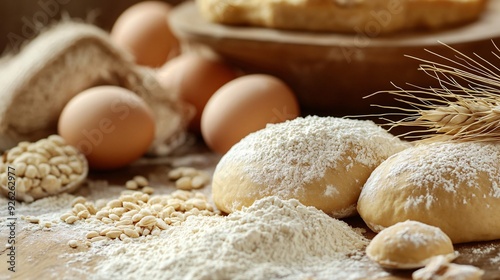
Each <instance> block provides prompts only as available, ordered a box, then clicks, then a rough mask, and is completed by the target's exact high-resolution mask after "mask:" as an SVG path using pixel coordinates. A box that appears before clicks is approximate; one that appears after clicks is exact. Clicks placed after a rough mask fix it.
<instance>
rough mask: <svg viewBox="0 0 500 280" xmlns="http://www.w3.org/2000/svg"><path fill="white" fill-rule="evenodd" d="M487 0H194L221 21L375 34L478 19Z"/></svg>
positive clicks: (211, 17)
mask: <svg viewBox="0 0 500 280" xmlns="http://www.w3.org/2000/svg"><path fill="white" fill-rule="evenodd" d="M486 2H487V0H197V1H196V3H197V4H198V8H199V10H200V13H201V15H202V16H203V17H204V18H206V19H207V20H209V21H212V22H217V23H223V24H247V25H256V26H264V27H273V28H281V29H295V30H309V31H333V32H346V33H354V34H360V35H366V36H367V37H375V36H378V35H380V34H386V33H390V32H395V31H401V30H411V29H421V28H426V29H439V28H443V27H447V26H451V25H457V24H463V23H467V22H470V21H474V20H476V19H478V18H479V16H480V15H481V13H482V12H483V11H484V10H485V6H486Z"/></svg>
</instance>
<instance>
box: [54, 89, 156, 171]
mask: <svg viewBox="0 0 500 280" xmlns="http://www.w3.org/2000/svg"><path fill="white" fill-rule="evenodd" d="M58 133H59V135H61V136H62V137H63V138H64V139H65V140H66V142H67V143H68V144H70V145H73V146H74V147H76V148H78V150H80V151H81V152H82V153H83V154H84V155H85V156H86V157H87V160H88V162H89V167H90V168H93V169H115V168H120V167H123V166H125V165H127V164H130V163H131V162H133V161H135V160H136V159H138V158H139V157H141V156H142V155H143V154H144V153H145V152H146V151H147V150H148V148H149V146H150V145H151V143H152V141H153V139H154V135H155V121H154V117H153V112H152V110H151V109H150V108H149V106H148V105H147V104H146V102H144V100H142V98H140V97H139V96H137V95H136V94H135V93H133V92H131V91H129V90H127V89H124V88H120V87H116V86H99V87H94V88H90V89H87V90H85V91H83V92H81V93H79V94H78V95H76V96H75V97H73V98H72V99H71V100H70V101H69V102H68V103H67V104H66V105H65V107H64V109H63V110H62V112H61V115H60V116H59V121H58Z"/></svg>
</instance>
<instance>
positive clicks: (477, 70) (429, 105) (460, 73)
mask: <svg viewBox="0 0 500 280" xmlns="http://www.w3.org/2000/svg"><path fill="white" fill-rule="evenodd" d="M443 45H444V46H446V47H448V48H450V49H451V50H452V51H453V52H454V53H455V55H454V57H452V58H449V57H445V56H442V55H439V54H437V53H435V52H432V51H429V50H426V51H427V52H429V53H431V54H433V55H435V56H437V57H438V58H439V59H442V60H444V61H445V62H443V63H438V62H433V61H429V60H424V59H420V58H416V57H411V56H410V58H413V59H416V60H418V61H420V62H422V63H423V64H421V65H420V66H419V70H421V71H423V72H424V73H425V74H427V75H429V76H430V77H432V78H434V79H436V80H437V81H438V82H439V87H427V88H426V87H421V86H417V85H411V84H410V86H411V87H413V88H414V89H412V90H405V89H402V88H400V87H397V90H393V91H383V92H376V93H374V94H373V95H375V94H379V93H388V94H391V95H394V96H395V97H394V99H395V100H396V101H398V102H400V103H402V104H404V106H402V107H396V106H383V105H375V106H377V107H381V108H385V109H390V110H397V111H398V112H399V113H397V114H394V113H388V114H385V115H383V116H382V117H383V119H384V120H386V121H387V125H389V126H390V129H392V128H394V127H398V126H409V127H421V128H422V129H418V130H416V129H414V130H413V131H410V132H407V133H405V134H402V135H400V136H401V137H407V138H411V137H414V138H421V140H425V141H443V140H451V141H476V142H479V141H498V140H500V68H499V67H497V66H495V65H494V64H493V62H491V61H488V60H487V59H485V58H483V57H481V56H479V55H477V54H474V55H473V57H469V56H467V55H465V54H463V53H462V52H460V51H458V50H456V49H454V48H452V47H450V46H448V45H446V44H443ZM493 46H494V50H493V51H492V54H493V56H494V57H495V58H496V59H498V62H500V49H499V48H498V47H497V46H496V45H495V43H494V42H493ZM373 95H370V96H373ZM368 97H369V96H368ZM388 115H400V116H403V118H402V119H399V120H396V121H394V120H389V119H388V118H386V116H388Z"/></svg>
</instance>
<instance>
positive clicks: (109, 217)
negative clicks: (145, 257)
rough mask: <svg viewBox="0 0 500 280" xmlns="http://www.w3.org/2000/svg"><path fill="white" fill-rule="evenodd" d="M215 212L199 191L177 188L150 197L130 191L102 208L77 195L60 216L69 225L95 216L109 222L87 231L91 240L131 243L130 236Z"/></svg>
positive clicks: (133, 236)
mask: <svg viewBox="0 0 500 280" xmlns="http://www.w3.org/2000/svg"><path fill="white" fill-rule="evenodd" d="M215 214H217V213H216V211H215V210H214V208H213V206H212V204H210V203H209V202H208V200H207V198H206V196H205V195H204V194H202V193H199V192H196V193H195V192H189V191H184V190H176V191H174V192H173V193H171V194H167V195H154V196H150V195H149V194H147V193H144V192H141V191H130V190H127V191H124V192H123V193H122V194H121V196H120V197H119V198H117V199H112V200H109V201H108V202H107V203H106V205H105V206H104V207H102V208H100V209H97V208H96V206H95V205H94V203H92V202H89V201H87V200H86V199H85V198H84V197H76V198H75V199H74V200H73V202H72V209H71V211H70V212H68V213H66V214H63V215H62V216H61V217H60V218H61V220H63V221H64V222H66V223H68V224H73V223H75V222H77V221H84V220H88V219H94V220H99V221H101V222H102V223H104V224H106V225H108V227H106V228H105V229H103V230H93V231H89V232H87V233H86V234H85V237H86V239H87V240H88V241H91V242H96V241H101V240H109V239H119V240H122V241H124V242H130V239H131V238H138V237H140V236H148V235H153V236H158V235H160V233H161V231H163V230H166V229H167V228H168V227H170V226H178V225H180V224H182V223H183V222H184V221H185V220H186V219H187V218H188V217H189V216H194V215H203V216H212V215H215ZM72 244H74V243H72ZM70 246H71V245H70Z"/></svg>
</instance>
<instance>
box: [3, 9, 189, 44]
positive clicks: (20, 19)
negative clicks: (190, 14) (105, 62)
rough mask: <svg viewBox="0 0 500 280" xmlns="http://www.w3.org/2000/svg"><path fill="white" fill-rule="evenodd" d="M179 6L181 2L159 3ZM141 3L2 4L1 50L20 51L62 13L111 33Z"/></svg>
mask: <svg viewBox="0 0 500 280" xmlns="http://www.w3.org/2000/svg"><path fill="white" fill-rule="evenodd" d="M160 1H163V2H166V3H169V4H172V5H176V4H178V3H180V2H182V0H160ZM138 2H142V1H141V0H120V1H102V0H84V1H82V0H1V1H0V50H2V51H4V50H11V49H14V50H15V49H18V48H19V46H20V44H21V43H22V42H23V41H25V40H29V39H32V38H33V37H34V36H35V34H36V33H35V32H36V31H35V30H36V28H37V26H40V25H45V24H46V23H49V22H52V21H54V20H59V19H60V18H61V12H62V13H67V14H68V15H69V16H70V17H72V18H82V19H89V20H92V22H93V23H94V24H96V25H98V26H100V27H102V28H104V29H106V30H108V31H109V30H110V29H111V27H112V25H113V23H114V22H115V20H116V19H117V18H118V16H119V15H120V14H121V13H122V12H123V11H124V10H125V9H126V8H128V7H130V6H131V5H133V4H135V3H138Z"/></svg>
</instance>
